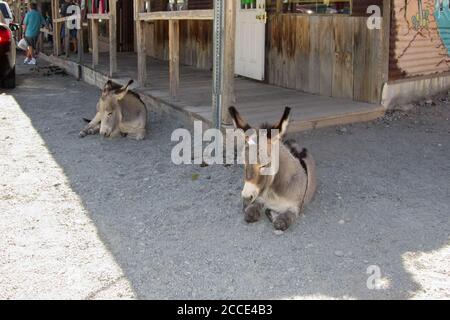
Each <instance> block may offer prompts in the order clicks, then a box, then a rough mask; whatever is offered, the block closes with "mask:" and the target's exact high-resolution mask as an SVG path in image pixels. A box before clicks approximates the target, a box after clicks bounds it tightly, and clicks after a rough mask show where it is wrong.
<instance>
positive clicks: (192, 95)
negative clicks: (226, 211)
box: [52, 0, 450, 128]
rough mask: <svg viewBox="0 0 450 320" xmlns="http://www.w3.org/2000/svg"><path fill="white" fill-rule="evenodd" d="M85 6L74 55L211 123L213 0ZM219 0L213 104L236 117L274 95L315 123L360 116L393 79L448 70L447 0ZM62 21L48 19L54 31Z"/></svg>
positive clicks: (125, 0) (128, 0) (120, 0)
mask: <svg viewBox="0 0 450 320" xmlns="http://www.w3.org/2000/svg"><path fill="white" fill-rule="evenodd" d="M52 2H53V9H54V13H55V15H57V12H56V11H57V7H58V4H57V1H56V0H53V1H52ZM93 2H96V3H98V2H101V3H103V6H102V8H96V7H92V3H93ZM85 3H86V5H88V4H89V5H90V6H88V7H87V8H86V9H85V12H84V15H83V19H84V20H83V21H84V23H83V24H82V25H83V26H84V28H85V30H86V31H85V34H86V33H87V34H88V41H85V42H86V43H87V45H86V46H87V47H88V48H85V50H84V51H85V52H86V54H85V57H84V60H83V58H82V57H81V55H78V61H79V62H80V63H82V64H83V65H84V66H88V67H90V68H91V69H92V70H98V71H99V72H103V74H106V75H108V76H109V77H113V78H117V79H120V78H126V77H132V78H134V79H136V80H138V83H139V84H140V85H141V88H142V92H146V93H147V94H149V95H151V96H152V97H153V98H154V99H156V100H158V101H165V102H166V103H167V104H168V105H171V106H175V107H177V108H178V109H183V110H184V111H186V112H188V113H190V114H192V115H194V116H195V117H198V118H201V119H206V120H211V116H208V113H210V112H211V95H210V94H211V81H212V79H211V70H212V68H213V63H214V59H213V51H214V50H213V46H214V35H213V17H214V2H213V0H99V1H94V0H93V1H88V0H87V1H85ZM226 3H227V5H226V18H227V20H226V21H227V22H226V26H225V34H226V49H225V50H226V56H225V60H226V63H225V65H226V70H224V72H225V75H224V77H225V79H226V90H225V92H224V107H226V106H228V105H231V104H236V105H237V106H238V107H241V106H242V108H244V109H246V106H248V109H246V110H244V114H247V115H249V116H253V117H254V118H255V121H259V120H270V119H264V118H265V117H266V115H267V117H268V118H270V117H274V115H275V114H277V112H279V110H281V108H282V106H283V105H284V104H291V105H294V107H295V108H296V110H297V108H298V110H299V111H298V113H297V114H298V117H299V118H302V117H303V118H308V117H309V116H310V115H312V114H314V113H318V114H319V116H320V117H322V118H324V119H325V123H326V124H333V123H344V122H349V121H354V120H355V121H356V120H369V119H372V118H374V117H377V116H380V115H381V114H382V112H383V111H384V108H380V106H381V103H382V102H383V103H384V102H385V101H383V99H384V98H383V97H384V96H385V95H386V92H388V93H387V94H388V95H392V94H393V93H390V92H389V88H391V90H392V88H394V89H395V88H396V87H395V86H396V85H397V82H396V81H399V80H402V81H405V79H406V80H409V81H414V80H415V79H417V77H422V76H424V75H436V74H443V73H445V72H447V71H448V69H449V68H450V64H449V62H450V61H449V58H448V48H449V47H450V42H449V40H448V39H449V38H450V37H448V35H447V34H450V33H447V24H448V25H449V26H450V22H447V21H450V14H449V12H450V9H449V0H409V1H406V2H405V1H403V0H391V1H390V0H295V1H290V0H288V1H285V0H284V1H283V0H232V1H231V0H229V1H227V2H226ZM447 19H448V20H447ZM64 21H65V19H64V18H56V19H54V22H55V28H54V29H55V30H56V29H58V28H60V27H58V24H60V23H62V22H64ZM58 30H59V29H58ZM81 42H83V41H82V40H80V43H81ZM58 43H59V42H58V41H56V45H55V47H56V48H55V55H58V54H60V53H61V48H58ZM69 58H70V57H69ZM105 59H106V60H105ZM105 61H106V62H109V63H105ZM235 76H236V77H235ZM449 85H450V81H449ZM400 91H401V90H400ZM419 91H420V90H419ZM200 92H201V96H199V93H200ZM268 92H271V93H272V95H271V96H269V95H268V94H265V93H268ZM208 94H209V96H208ZM424 94H425V93H424ZM156 100H155V101H156ZM258 103H260V105H262V106H261V107H260V108H258ZM269 104H272V105H274V106H273V107H272V108H270V107H269ZM302 106H303V108H305V109H302ZM385 106H386V105H385ZM223 109H225V108H223ZM269 110H271V111H269ZM321 110H325V111H323V112H322V111H321ZM339 114H342V115H343V116H342V117H341V118H340V119H341V122H339V121H338V120H336V119H337V118H336V119H335V115H339ZM364 114H367V116H364ZM295 115H296V113H295V112H294V116H295ZM224 120H225V114H224ZM300 122H301V120H299V123H300ZM319 125H320V124H318V123H317V122H311V123H309V124H307V125H306V124H304V123H303V124H299V125H298V128H306V127H316V126H319Z"/></svg>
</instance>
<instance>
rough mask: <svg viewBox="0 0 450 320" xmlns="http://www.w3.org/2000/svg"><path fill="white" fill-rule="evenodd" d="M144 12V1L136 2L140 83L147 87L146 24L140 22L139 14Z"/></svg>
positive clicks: (135, 14) (135, 15)
mask: <svg viewBox="0 0 450 320" xmlns="http://www.w3.org/2000/svg"><path fill="white" fill-rule="evenodd" d="M140 12H144V2H143V0H134V21H135V23H136V51H137V70H138V82H139V85H140V86H141V87H145V85H146V82H147V53H146V48H145V32H144V27H145V22H144V21H140V20H139V16H138V15H139V13H140Z"/></svg>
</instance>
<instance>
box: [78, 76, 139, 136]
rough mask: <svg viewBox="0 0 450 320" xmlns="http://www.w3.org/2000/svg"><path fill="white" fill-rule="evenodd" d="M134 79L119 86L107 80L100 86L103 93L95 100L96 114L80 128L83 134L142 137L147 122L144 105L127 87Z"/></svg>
mask: <svg viewBox="0 0 450 320" xmlns="http://www.w3.org/2000/svg"><path fill="white" fill-rule="evenodd" d="M132 83H133V80H130V81H129V82H128V84H127V85H125V86H123V87H122V86H120V85H117V84H113V83H112V81H111V80H109V81H108V82H107V83H106V84H105V86H104V87H103V90H102V96H101V97H100V99H99V101H98V103H97V114H96V115H95V117H94V119H92V121H90V122H89V120H86V121H88V122H89V124H88V125H87V126H86V127H85V128H84V129H83V130H82V131H81V132H80V137H81V138H84V137H85V136H87V135H90V134H97V133H100V135H102V136H104V137H110V138H114V137H117V136H120V135H122V136H125V135H126V136H128V137H130V138H133V139H136V140H142V139H144V138H145V131H146V126H147V109H146V107H145V104H144V102H143V101H142V100H141V98H140V97H139V95H138V94H137V93H135V92H133V91H130V90H129V86H130V85H131V84H132Z"/></svg>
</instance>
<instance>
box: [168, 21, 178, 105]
mask: <svg viewBox="0 0 450 320" xmlns="http://www.w3.org/2000/svg"><path fill="white" fill-rule="evenodd" d="M169 74H170V95H171V96H172V97H176V96H177V95H178V89H179V87H180V22H179V21H178V20H169Z"/></svg>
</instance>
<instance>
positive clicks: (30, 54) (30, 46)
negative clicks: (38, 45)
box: [23, 37, 33, 64]
mask: <svg viewBox="0 0 450 320" xmlns="http://www.w3.org/2000/svg"><path fill="white" fill-rule="evenodd" d="M25 40H26V42H27V45H28V46H27V50H26V58H25V60H24V62H23V63H25V64H28V63H29V62H30V60H31V58H32V53H33V52H32V50H33V47H32V44H31V42H32V41H31V39H30V38H29V37H25Z"/></svg>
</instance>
